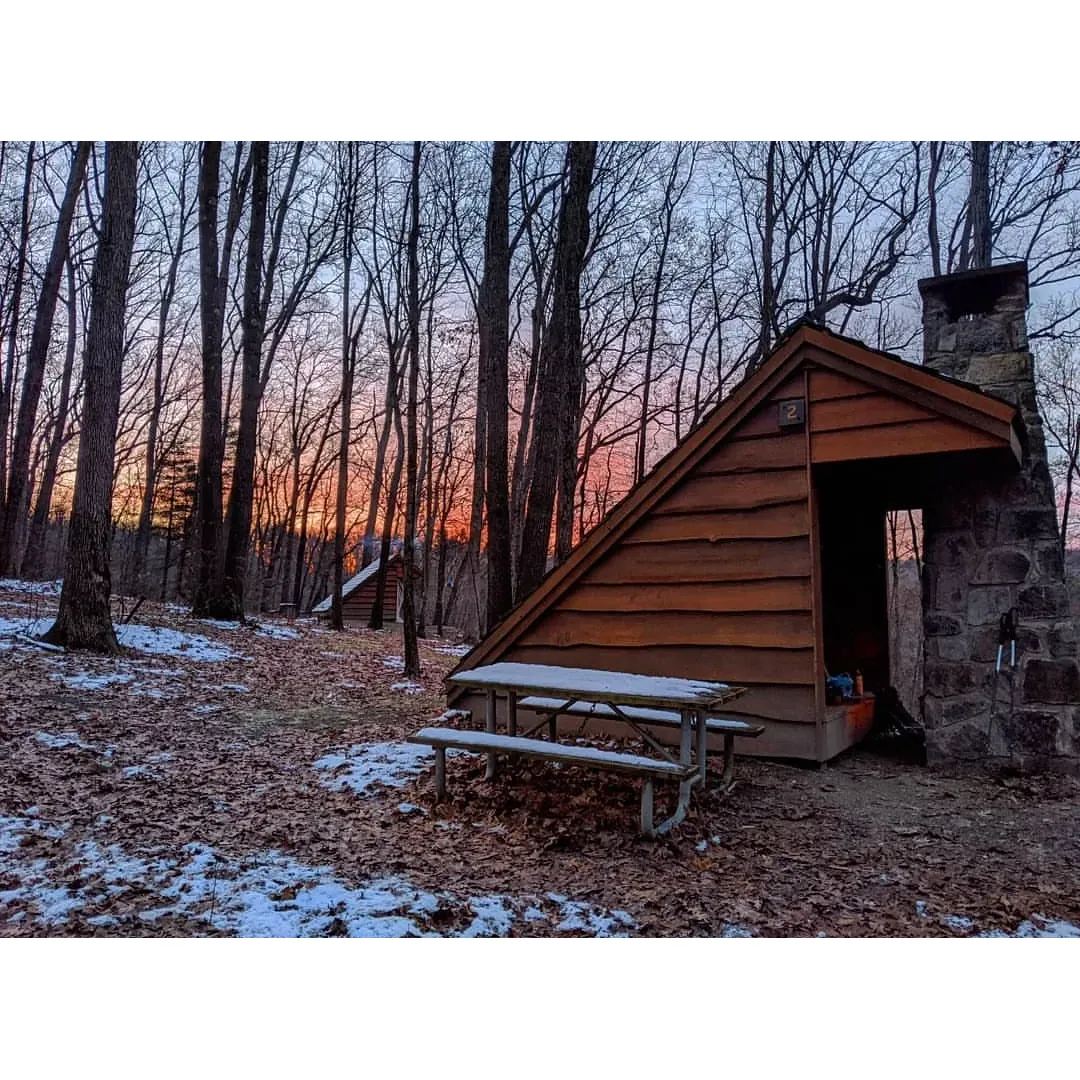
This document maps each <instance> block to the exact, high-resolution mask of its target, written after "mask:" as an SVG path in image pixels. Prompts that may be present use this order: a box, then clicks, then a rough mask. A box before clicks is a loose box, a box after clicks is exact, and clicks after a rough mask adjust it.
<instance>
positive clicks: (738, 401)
mask: <svg viewBox="0 0 1080 1080" xmlns="http://www.w3.org/2000/svg"><path fill="white" fill-rule="evenodd" d="M1022 431H1023V428H1022V425H1020V424H1019V423H1018V421H1017V416H1016V410H1015V409H1014V408H1013V406H1012V405H1010V404H1008V403H1006V402H1004V401H1001V400H999V399H997V398H994V397H991V396H990V395H988V394H985V393H982V392H981V391H979V390H978V389H976V388H975V387H972V386H970V385H968V384H966V383H960V382H957V381H954V380H952V379H948V378H945V377H943V376H941V375H937V374H935V373H933V372H931V371H928V370H927V369H925V368H922V367H919V366H917V365H914V364H910V363H907V362H905V361H903V360H900V359H899V358H897V357H895V356H892V355H889V354H886V353H882V352H877V351H875V350H873V349H869V348H867V347H866V346H864V345H862V344H861V343H859V342H857V341H853V340H851V339H848V338H844V337H840V336H838V335H836V334H833V333H831V332H829V331H827V330H824V329H822V328H820V327H817V326H813V325H811V324H807V323H803V324H800V325H798V326H796V327H795V328H794V329H793V330H792V331H791V332H790V333H789V334H788V335H787V336H786V338H785V339H784V340H783V341H782V342H781V343H780V344H779V345H778V347H777V348H776V349H775V351H774V352H773V353H772V354H771V355H770V356H769V357H768V358H767V359H766V360H765V361H764V362H763V363H762V364H761V365H760V366H759V367H758V368H757V369H756V370H755V371H754V372H753V373H752V375H750V376H749V377H748V378H747V379H745V380H744V381H743V382H742V383H741V384H740V385H739V386H738V387H737V388H736V389H735V390H734V391H733V392H732V393H731V394H730V395H729V396H728V397H727V398H725V400H724V401H723V402H722V403H721V404H720V405H719V406H717V408H716V409H715V410H714V411H713V412H712V413H711V414H710V415H709V416H708V417H707V418H706V419H705V421H704V422H703V423H702V424H700V425H699V426H698V427H697V428H696V429H695V430H694V431H693V432H692V433H691V434H690V435H689V436H688V437H687V438H686V439H685V440H684V441H683V442H682V443H681V444H680V445H679V446H678V447H676V448H675V449H674V450H673V451H672V452H671V453H670V454H668V455H667V456H666V457H665V458H664V459H663V460H662V461H661V462H660V463H659V464H658V465H657V467H656V468H655V469H654V470H653V472H652V473H651V474H650V475H649V476H647V477H646V478H645V479H644V480H643V481H642V482H641V483H639V484H638V485H637V486H636V487H635V488H634V489H633V490H632V491H631V492H630V493H629V494H628V495H627V496H626V498H625V499H624V500H623V501H622V502H621V503H619V505H618V506H617V507H616V508H615V509H614V510H613V511H612V512H611V513H610V514H609V515H608V517H607V518H606V519H605V520H604V521H603V522H602V523H601V524H600V525H599V526H597V527H596V528H595V529H594V530H593V531H592V532H591V533H589V535H588V536H586V537H585V538H584V540H583V541H582V542H581V544H580V545H579V546H578V547H577V548H576V549H575V551H574V552H573V553H572V554H571V556H570V557H569V558H568V559H567V560H566V562H564V563H563V564H562V565H560V566H558V567H557V568H555V569H554V570H552V571H551V572H550V573H549V574H548V575H547V577H546V578H545V579H544V580H543V581H542V582H541V584H540V585H539V586H538V587H537V589H536V590H535V591H534V592H533V593H532V594H530V595H529V596H527V597H526V598H525V599H524V600H523V601H522V602H521V603H520V604H518V606H517V607H516V608H515V609H514V610H513V611H512V612H511V613H510V614H509V615H508V616H507V617H506V618H505V619H504V620H503V621H502V622H501V623H499V625H498V626H496V627H495V628H494V629H493V630H492V631H491V632H490V633H489V634H488V636H487V637H486V638H485V639H484V640H483V641H482V642H480V644H479V645H477V647H476V648H475V649H474V650H473V651H472V652H471V653H470V654H469V655H468V656H466V657H465V658H464V659H463V660H462V662H461V664H460V665H459V667H458V670H466V669H468V668H472V667H475V666H479V665H481V664H490V663H494V662H496V661H501V660H513V661H521V662H532V663H543V664H558V665H564V666H580V667H591V668H603V669H607V670H613V671H624V672H634V673H640V674H647V675H671V676H680V677H684V678H695V679H707V680H722V681H726V682H730V683H735V684H739V685H743V686H746V687H748V688H749V689H748V692H747V693H746V694H745V695H743V697H741V698H740V699H739V700H738V702H737V703H736V705H735V707H734V708H733V709H732V711H731V715H733V716H737V717H741V718H745V719H747V720H753V721H755V722H760V723H764V724H765V727H766V731H765V734H764V736H763V737H762V738H761V739H759V740H757V742H756V743H755V744H754V745H753V747H752V748H750V747H748V749H751V751H752V752H754V753H759V754H766V755H770V756H783V757H792V758H803V759H809V760H817V761H824V760H827V759H829V758H831V757H833V756H835V755H836V754H837V753H839V752H840V751H841V750H843V749H845V748H846V747H847V746H850V745H851V744H852V743H853V742H855V741H857V740H858V739H859V738H860V737H861V736H862V735H863V734H864V733H865V731H866V729H867V727H868V726H869V723H870V721H871V719H872V714H873V708H872V705H871V706H870V707H869V708H866V707H865V706H864V705H860V704H851V705H841V706H827V705H826V699H825V677H826V671H829V672H833V673H836V672H843V671H848V672H854V671H855V670H856V669H858V670H860V671H861V672H862V674H863V677H864V680H865V685H866V688H867V691H868V694H869V693H872V692H873V691H874V690H876V689H879V688H881V687H884V686H886V685H888V683H889V681H890V680H889V644H888V642H889V636H888V625H887V592H886V589H887V584H886V564H887V551H886V537H885V512H886V511H887V510H888V509H894V508H904V507H919V506H920V505H922V503H923V501H924V500H925V499H926V498H927V496H928V493H929V492H935V493H938V494H940V492H941V490H942V487H943V486H948V485H954V486H955V487H956V489H957V490H958V491H962V489H963V485H964V477H965V476H970V470H972V469H975V470H986V469H997V470H1012V469H1016V468H1017V465H1018V462H1019V461H1020V460H1021V456H1022V448H1021V439H1022V438H1023V436H1022ZM450 699H451V702H452V703H453V704H455V705H457V706H459V707H475V706H476V705H478V704H479V703H478V702H474V701H472V700H471V699H470V698H469V697H468V695H467V694H466V693H464V692H462V691H453V690H451V693H450Z"/></svg>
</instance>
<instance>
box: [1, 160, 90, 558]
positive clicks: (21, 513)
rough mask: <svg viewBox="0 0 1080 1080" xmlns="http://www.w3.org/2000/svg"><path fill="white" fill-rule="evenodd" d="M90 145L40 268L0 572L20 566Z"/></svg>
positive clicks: (75, 165)
mask: <svg viewBox="0 0 1080 1080" xmlns="http://www.w3.org/2000/svg"><path fill="white" fill-rule="evenodd" d="M92 146H93V144H92V143H88V142H81V143H79V144H78V146H77V148H76V150H75V155H74V157H73V158H72V162H71V171H70V173H68V180H67V187H66V189H65V191H64V199H63V202H62V203H61V204H60V216H59V218H58V220H57V222H56V232H55V233H54V234H53V243H52V250H51V251H50V252H49V261H48V262H47V263H46V264H45V275H44V277H43V279H42V282H41V292H40V293H39V297H38V306H37V312H36V313H35V315H34V329H33V333H32V334H31V337H30V352H29V354H28V355H27V358H26V370H25V372H24V375H23V388H22V396H21V398H20V399H19V416H18V420H17V421H16V424H15V444H14V446H13V447H12V452H11V468H10V473H9V476H8V489H7V500H6V502H5V504H4V516H3V521H2V522H0V573H6V574H9V575H14V574H16V573H18V565H19V561H20V551H19V547H20V538H21V533H22V529H23V524H24V521H23V519H24V517H25V514H26V502H27V497H28V495H29V493H30V453H31V445H32V443H33V438H34V426H35V424H36V421H37V410H38V403H39V402H40V400H41V387H42V385H43V383H44V381H45V363H46V361H47V360H48V357H49V340H50V338H51V337H52V324H53V315H54V314H55V312H56V302H57V298H58V297H59V295H60V275H61V274H62V273H63V270H64V260H65V259H66V258H67V255H68V240H69V237H70V235H71V222H72V219H73V218H74V216H75V204H76V202H77V201H78V197H79V191H80V189H81V188H82V184H83V178H84V177H85V175H86V164H87V162H88V161H89V159H90V150H91V148H92Z"/></svg>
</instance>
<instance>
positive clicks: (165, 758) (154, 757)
mask: <svg viewBox="0 0 1080 1080" xmlns="http://www.w3.org/2000/svg"><path fill="white" fill-rule="evenodd" d="M173 758H174V755H173V753H172V752H171V751H169V750H163V751H162V752H161V753H159V754H151V755H150V756H149V757H148V758H147V759H146V761H145V762H144V763H143V764H141V765H127V766H125V767H124V768H122V769H121V770H120V775H121V776H122V777H124V778H125V779H127V780H131V779H143V778H145V779H147V780H159V779H160V778H161V771H160V769H158V768H157V766H158V765H164V764H165V763H166V762H169V761H172V760H173Z"/></svg>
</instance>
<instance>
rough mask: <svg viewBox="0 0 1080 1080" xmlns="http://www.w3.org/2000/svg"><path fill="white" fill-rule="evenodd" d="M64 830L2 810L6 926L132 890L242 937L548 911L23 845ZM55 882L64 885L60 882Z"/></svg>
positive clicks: (618, 915) (119, 852)
mask: <svg viewBox="0 0 1080 1080" xmlns="http://www.w3.org/2000/svg"><path fill="white" fill-rule="evenodd" d="M65 831H66V830H65V829H63V828H60V827H56V826H49V825H46V824H44V823H42V822H40V821H38V820H35V819H33V818H29V817H25V816H24V817H20V818H5V817H0V877H3V879H4V881H5V884H8V885H10V886H11V887H9V888H6V889H5V890H3V891H0V911H3V910H5V909H7V910H10V908H11V907H12V906H15V907H16V908H17V910H15V911H14V912H13V913H12V914H10V915H9V916H8V921H9V922H15V923H18V922H21V921H26V920H32V921H33V922H34V923H35V924H37V925H41V926H46V927H48V926H56V925H59V924H62V923H64V922H66V921H68V919H69V918H70V917H71V915H72V914H74V913H77V912H80V911H82V910H84V909H86V908H91V909H93V908H94V907H96V906H98V905H99V904H101V903H102V902H104V901H107V900H109V899H110V898H114V897H117V896H120V895H123V894H134V896H135V897H138V896H139V895H141V894H150V895H151V896H153V897H154V902H155V905H156V906H153V907H148V908H145V909H144V910H142V911H141V912H139V918H141V919H142V920H143V921H145V922H155V921H157V920H158V919H160V918H163V917H165V916H180V917H187V918H191V919H196V920H199V921H200V922H204V923H206V924H207V925H208V926H212V927H213V928H214V929H216V930H224V931H226V932H228V933H232V934H236V935H238V936H240V937H319V936H325V935H328V934H340V935H348V936H351V937H403V936H434V935H437V933H438V932H437V931H434V930H432V929H431V928H430V924H429V923H428V921H427V920H428V918H429V917H430V916H433V915H435V914H436V913H437V912H439V911H442V910H446V909H447V908H450V909H451V910H457V911H459V912H460V913H461V914H462V915H471V920H470V921H469V923H468V925H467V926H466V928H465V929H464V930H462V931H459V932H457V933H456V934H454V936H461V937H482V936H502V935H505V934H508V933H509V932H510V931H511V929H512V928H513V924H514V922H515V921H516V920H517V919H518V918H519V917H520V918H523V919H524V920H525V921H526V922H528V923H531V924H536V923H539V922H542V921H544V920H546V919H548V918H549V917H548V916H547V915H545V914H544V912H543V911H542V910H541V909H540V907H539V904H538V901H537V900H536V898H535V897H519V898H514V897H509V896H502V895H494V896H470V897H468V898H467V899H466V900H464V901H462V900H461V899H459V898H457V897H455V896H454V895H453V894H450V893H446V892H430V891H427V890H423V889H419V888H417V887H416V886H414V885H413V884H411V883H410V882H409V881H407V880H406V879H404V878H401V877H391V876H387V877H381V878H376V879H373V880H370V881H367V882H365V883H363V884H362V885H359V886H354V885H349V884H346V883H345V882H343V881H341V880H340V879H339V878H337V877H336V876H335V875H334V874H333V873H332V871H331V870H330V869H329V868H328V867H325V866H307V865H304V864H303V863H300V862H298V861H297V860H295V859H293V858H291V857H290V856H288V855H285V854H283V853H281V852H278V851H265V852H260V853H258V854H256V855H254V856H251V857H248V858H244V859H234V858H230V857H227V856H225V855H223V854H221V853H220V852H218V851H216V850H215V849H214V848H212V847H208V846H206V845H203V844H198V843H193V844H188V845H186V846H185V847H184V848H182V849H181V854H180V855H179V857H176V858H168V857H164V856H161V855H154V854H152V853H150V854H147V855H146V856H132V855H130V854H128V853H127V852H125V851H124V850H123V849H122V848H121V847H120V846H119V845H117V844H110V845H105V846H103V845H100V844H98V843H97V842H95V841H93V840H85V841H80V842H78V843H76V844H75V845H74V846H73V848H72V849H70V852H63V853H62V854H61V856H60V857H59V858H58V857H54V858H53V859H52V860H50V859H49V858H46V857H43V856H42V855H40V854H39V852H38V850H36V849H35V850H33V854H29V853H27V852H26V851H24V850H23V843H24V841H25V840H26V838H27V837H28V836H32V835H35V834H36V835H40V836H44V837H47V838H49V839H54V840H56V839H60V838H62V837H63V836H64V835H65ZM32 847H33V845H32ZM20 856H23V857H21V858H20ZM54 880H63V881H64V882H65V884H64V885H63V886H57V885H55V884H54ZM155 894H156V895H155ZM555 918H558V919H561V920H562V922H563V923H564V924H567V929H582V930H584V931H585V932H590V933H595V934H597V935H605V934H608V933H621V932H624V931H625V930H627V929H630V928H632V927H633V926H634V920H633V919H632V917H631V916H630V915H629V914H628V913H627V912H625V911H611V912H604V911H603V910H602V909H600V908H595V907H592V906H590V905H587V904H584V903H582V902H580V901H566V902H565V903H564V904H563V905H562V907H560V910H559V911H558V913H557V915H556V916H555ZM575 920H576V921H575ZM87 921H88V923H89V924H90V925H92V926H102V927H109V926H115V925H118V924H119V922H120V920H119V919H118V918H117V917H116V916H114V915H110V914H107V913H98V914H94V915H90V916H89V918H88V920H87ZM459 925H460V924H459Z"/></svg>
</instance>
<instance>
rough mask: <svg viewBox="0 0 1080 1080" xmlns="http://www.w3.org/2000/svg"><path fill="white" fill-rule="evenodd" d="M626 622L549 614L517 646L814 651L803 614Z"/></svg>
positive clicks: (690, 615) (617, 616)
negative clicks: (684, 646) (741, 647)
mask: <svg viewBox="0 0 1080 1080" xmlns="http://www.w3.org/2000/svg"><path fill="white" fill-rule="evenodd" d="M642 616H643V617H641V618H636V619H628V618H627V617H626V615H625V614H622V613H617V612H616V613H612V612H598V611H590V612H580V611H554V612H552V613H551V614H550V615H548V616H547V617H546V618H544V619H542V620H541V621H540V622H539V623H538V624H537V625H536V626H534V627H533V628H532V629H531V630H530V631H529V632H528V633H527V634H526V635H525V636H524V637H523V638H522V639H521V640H522V644H528V645H554V646H557V647H559V648H564V647H566V646H569V645H604V646H612V647H616V648H637V647H639V646H643V645H700V646H707V645H731V646H746V647H750V648H770V649H807V648H813V645H814V629H813V622H812V618H811V615H810V613H809V612H808V611H797V612H789V611H783V612H776V611H769V612H745V613H743V612H703V611H653V612H647V613H642Z"/></svg>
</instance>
